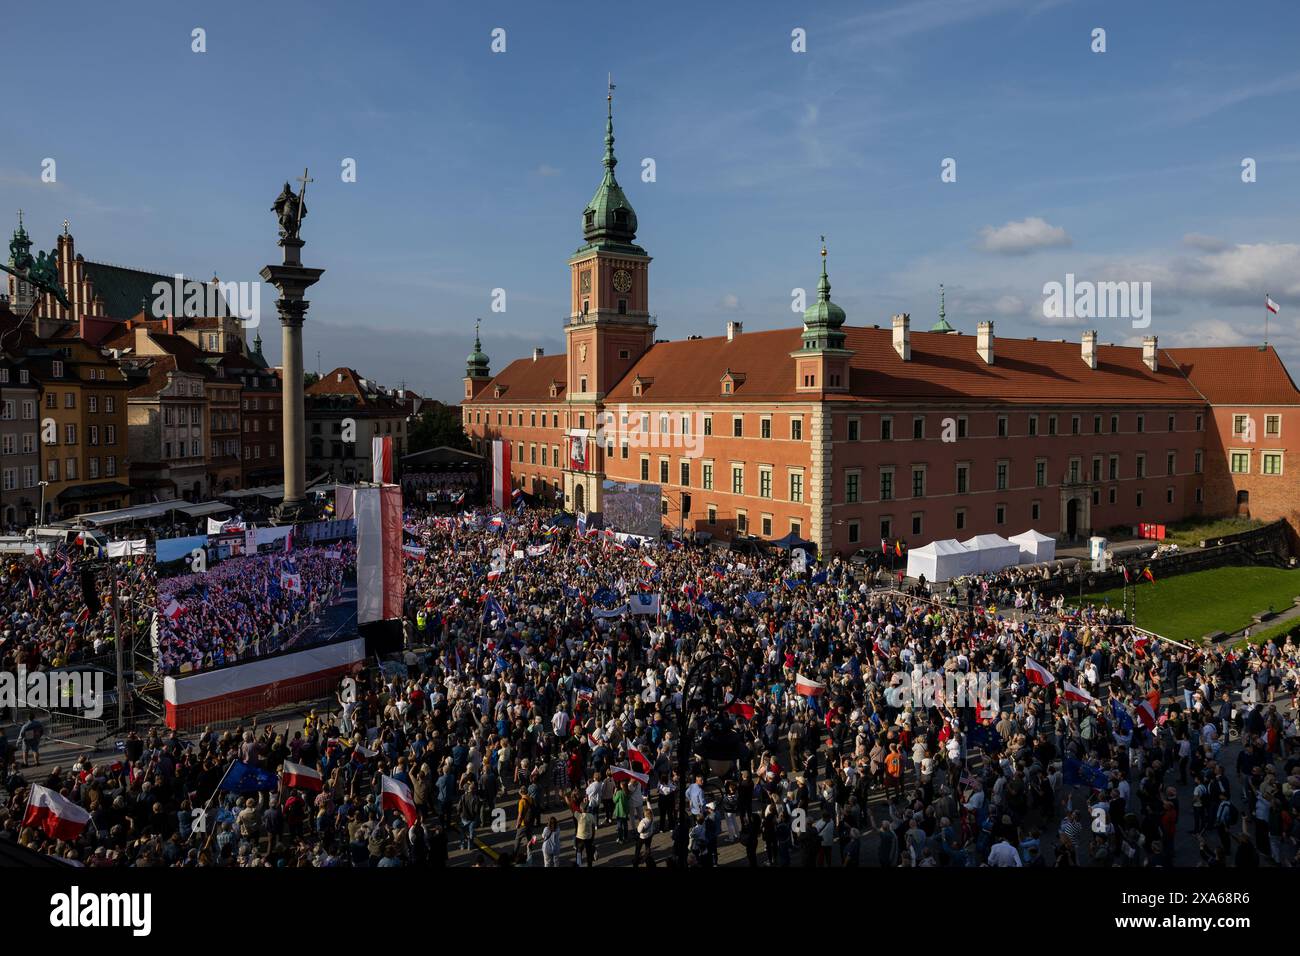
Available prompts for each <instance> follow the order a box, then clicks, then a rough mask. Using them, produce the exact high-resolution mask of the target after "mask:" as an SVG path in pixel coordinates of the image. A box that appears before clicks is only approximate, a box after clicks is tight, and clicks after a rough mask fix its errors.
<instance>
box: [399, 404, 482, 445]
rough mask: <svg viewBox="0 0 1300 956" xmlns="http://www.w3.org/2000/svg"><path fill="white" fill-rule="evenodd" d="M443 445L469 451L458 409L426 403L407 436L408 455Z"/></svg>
mask: <svg viewBox="0 0 1300 956" xmlns="http://www.w3.org/2000/svg"><path fill="white" fill-rule="evenodd" d="M443 445H445V446H447V447H448V448H456V449H459V450H460V451H470V450H471V448H470V445H469V438H467V437H466V435H465V430H464V428H463V427H462V426H461V421H460V409H459V408H458V407H457V406H455V405H444V404H443V403H442V402H428V403H426V405H425V407H424V409H423V411H421V412H420V417H419V418H418V419H416V421H415V424H414V425H412V426H411V429H410V432H409V433H408V435H407V447H408V448H409V449H410V451H409V454H414V453H415V452H417V451H427V450H428V449H430V448H439V447H441V446H443Z"/></svg>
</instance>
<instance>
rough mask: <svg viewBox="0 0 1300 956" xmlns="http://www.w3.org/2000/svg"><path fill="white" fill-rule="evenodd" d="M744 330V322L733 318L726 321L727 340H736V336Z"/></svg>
mask: <svg viewBox="0 0 1300 956" xmlns="http://www.w3.org/2000/svg"><path fill="white" fill-rule="evenodd" d="M744 330H745V323H744V322H737V321H736V320H735V319H732V320H731V321H730V322H728V323H727V341H728V342H734V341H735V340H736V336H738V335H739V334H740V333H741V332H743V331H744Z"/></svg>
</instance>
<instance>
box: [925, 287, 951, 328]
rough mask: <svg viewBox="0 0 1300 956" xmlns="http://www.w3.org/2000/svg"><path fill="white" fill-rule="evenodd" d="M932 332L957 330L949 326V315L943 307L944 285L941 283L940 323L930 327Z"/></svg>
mask: <svg viewBox="0 0 1300 956" xmlns="http://www.w3.org/2000/svg"><path fill="white" fill-rule="evenodd" d="M930 331H931V332H956V331H957V330H956V329H954V328H953V327H952V325H950V324H949V322H948V319H947V313H946V312H945V311H944V305H943V283H942V282H940V283H939V321H938V322H936V323H934V325H932V326H930Z"/></svg>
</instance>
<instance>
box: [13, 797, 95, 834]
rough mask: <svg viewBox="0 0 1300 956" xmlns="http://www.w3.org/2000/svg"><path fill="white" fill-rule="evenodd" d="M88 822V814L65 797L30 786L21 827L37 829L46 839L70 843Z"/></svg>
mask: <svg viewBox="0 0 1300 956" xmlns="http://www.w3.org/2000/svg"><path fill="white" fill-rule="evenodd" d="M89 822H90V814H89V813H87V812H86V811H85V810H83V809H82V808H81V807H79V806H77V805H76V804H75V803H73V802H72V801H71V800H69V799H68V798H67V797H65V796H63V795H62V794H60V793H57V792H55V791H54V790H51V789H49V788H48V787H42V786H41V785H40V784H38V783H34V784H32V785H31V795H30V796H29V797H28V798H27V814H26V816H24V817H23V826H25V827H38V828H39V829H40V830H41V832H42V833H44V834H45V835H46V836H47V837H51V838H53V839H55V840H66V841H68V842H71V841H73V840H75V839H76V838H77V837H79V836H81V831H82V830H84V829H86V824H87V823H89Z"/></svg>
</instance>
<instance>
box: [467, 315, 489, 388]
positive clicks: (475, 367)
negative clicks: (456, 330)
mask: <svg viewBox="0 0 1300 956" xmlns="http://www.w3.org/2000/svg"><path fill="white" fill-rule="evenodd" d="M487 374H488V357H487V355H486V354H485V353H484V352H483V344H482V343H481V342H480V341H479V337H478V322H475V323H474V351H472V352H470V353H469V355H467V356H465V377H466V378H479V377H483V376H487Z"/></svg>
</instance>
